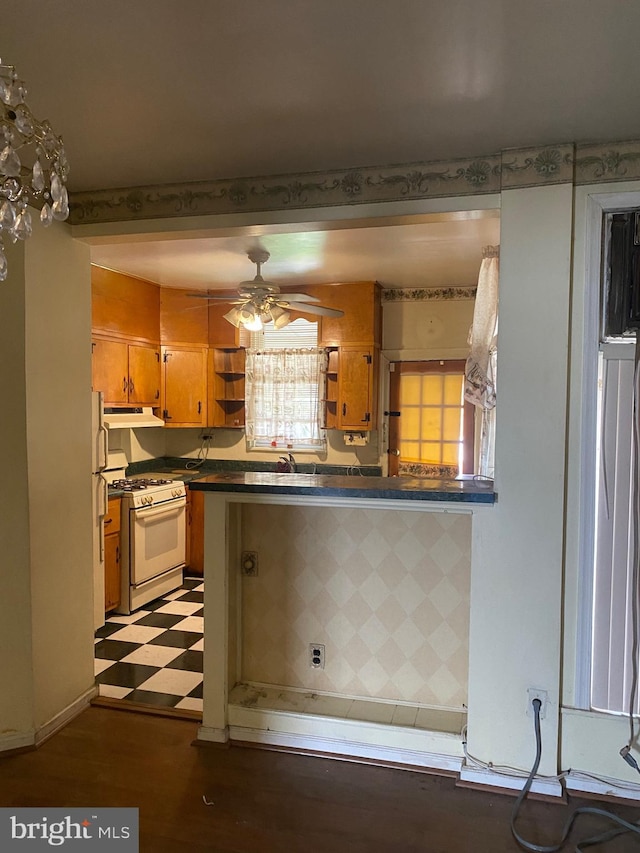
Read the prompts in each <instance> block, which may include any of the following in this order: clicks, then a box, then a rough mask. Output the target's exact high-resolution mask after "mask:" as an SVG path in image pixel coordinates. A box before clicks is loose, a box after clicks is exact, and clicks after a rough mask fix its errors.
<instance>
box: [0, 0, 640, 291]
mask: <svg viewBox="0 0 640 853" xmlns="http://www.w3.org/2000/svg"><path fill="white" fill-rule="evenodd" d="M5 5H6V4H5ZM639 30H640V4H637V3H630V2H628V0H608V3H607V4H606V6H605V7H600V6H598V5H597V4H595V2H588V0H562V2H561V3H559V2H557V0H537V2H535V3H534V2H531V0H448V2H447V3H443V2H439V0H396V2H394V3H388V2H381V0H322V2H318V0H270V2H268V3H266V2H264V0H242V2H236V3H231V2H224V0H134V2H132V0H109V2H108V3H105V2H104V0H55V2H54V1H53V0H21V2H20V3H17V4H11V10H10V12H9V11H8V9H5V14H4V15H3V16H2V32H1V35H0V52H1V53H0V56H1V57H2V60H3V61H4V62H8V63H11V64H14V65H15V66H16V68H17V70H18V72H19V74H20V75H21V77H23V79H24V80H25V81H26V83H27V87H28V90H29V95H28V103H29V104H30V106H31V108H32V110H33V112H34V113H35V115H36V116H38V117H39V118H45V117H48V118H50V120H51V122H52V124H53V126H54V129H55V130H56V131H57V132H59V133H61V134H62V135H63V137H64V139H65V143H66V147H67V152H68V157H69V161H70V164H71V173H70V180H69V188H70V190H71V191H72V192H73V191H80V190H92V189H93V190H96V189H104V188H111V187H131V186H144V185H150V184H164V183H173V182H188V181H198V180H214V179H216V178H233V177H246V176H256V175H275V174H289V173H295V172H302V171H313V170H323V169H331V168H335V169H342V168H348V167H351V166H368V165H388V164H392V163H410V162H415V161H421V162H424V161H428V160H434V159H439V158H451V157H457V156H480V155H485V154H493V153H497V152H499V151H501V150H503V149H505V148H509V147H519V146H535V145H546V144H552V143H558V142H569V141H576V142H587V141H595V142H597V141H607V140H616V139H634V138H638V137H640V109H639V107H640V87H638V85H637V45H636V42H637V32H638V31H639ZM369 225H372V223H369ZM497 227H498V220H497V219H496V218H495V217H494V218H488V219H483V218H474V217H471V218H470V219H467V220H463V219H460V218H458V219H454V220H453V221H452V222H450V223H448V224H447V223H444V222H429V221H422V222H414V223H412V225H411V226H407V225H405V224H394V225H386V224H385V225H384V227H382V228H381V229H376V230H375V231H373V230H372V228H371V227H367V228H364V229H355V230H354V229H351V228H349V229H345V228H344V227H343V228H340V227H339V228H337V229H335V230H332V231H330V232H328V231H327V232H322V231H318V230H313V231H307V232H306V233H303V234H302V233H294V232H291V231H290V230H289V233H287V234H281V235H278V234H274V233H270V234H266V233H262V234H258V233H255V234H252V235H247V234H238V235H232V236H227V237H225V238H215V239H213V240H210V241H208V242H206V243H205V242H202V241H200V240H198V241H195V242H191V241H188V243H187V242H184V243H181V242H175V243H173V242H172V243H171V244H166V243H156V244H154V243H146V244H144V245H142V244H140V245H132V244H128V245H127V246H124V245H122V246H120V247H119V251H118V250H117V249H116V247H114V246H110V247H108V246H101V247H96V248H95V250H94V251H95V260H96V262H99V263H104V264H105V265H107V266H111V267H113V268H116V269H122V271H125V272H131V273H132V274H135V275H143V276H144V277H149V278H152V279H153V280H157V281H161V282H162V283H165V284H170V285H174V286H188V287H191V286H193V287H203V286H214V287H215V286H220V285H221V284H222V283H224V284H225V285H228V284H230V283H234V282H235V281H237V280H238V279H239V278H251V277H252V269H251V265H250V264H249V263H248V261H247V260H246V258H245V257H244V255H245V253H246V250H247V248H248V246H247V237H250V238H251V239H252V240H255V239H259V240H260V241H261V242H262V244H263V245H266V247H267V248H268V249H269V250H270V251H271V253H272V259H271V260H270V261H269V267H268V268H267V269H265V273H266V274H268V275H270V276H271V277H273V278H276V277H281V278H282V279H286V280H288V281H289V282H291V281H293V280H294V279H295V276H296V275H297V274H299V273H298V270H300V272H304V274H305V275H306V276H308V280H309V281H311V280H314V281H317V280H319V279H323V280H336V279H338V280H353V278H354V277H355V278H360V279H364V278H377V279H379V280H381V281H383V282H386V283H387V284H388V286H414V285H425V286H431V284H432V283H433V282H435V283H437V284H438V285H439V284H442V283H444V282H443V278H442V277H443V276H444V277H445V278H446V280H447V282H449V281H453V280H455V283H456V284H468V283H470V282H469V280H468V278H469V275H470V272H469V270H470V268H471V266H472V263H473V264H475V268H476V269H477V266H478V265H479V260H480V257H481V254H480V252H481V248H482V245H483V244H487V243H495V242H497V240H498V239H499V238H498V232H497ZM407 228H408V229H409V230H406V229H407ZM282 230H283V231H287V229H285V228H283V229H282ZM352 232H353V233H352ZM323 233H324V238H323V239H322V240H321V239H320V236H321V235H322V234H323ZM314 241H315V242H314ZM252 245H253V244H252ZM454 245H455V250H453V251H452V247H453V246H454ZM292 258H294V259H295V260H292ZM402 261H404V267H402V265H401V264H402ZM436 279H437V281H436ZM296 280H297V279H296Z"/></svg>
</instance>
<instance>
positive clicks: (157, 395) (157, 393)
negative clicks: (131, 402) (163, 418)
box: [156, 388, 160, 400]
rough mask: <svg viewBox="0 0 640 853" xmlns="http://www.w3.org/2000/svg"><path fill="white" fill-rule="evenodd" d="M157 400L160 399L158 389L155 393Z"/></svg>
mask: <svg viewBox="0 0 640 853" xmlns="http://www.w3.org/2000/svg"><path fill="white" fill-rule="evenodd" d="M159 399H160V389H159V388H158V390H157V391H156V400H159Z"/></svg>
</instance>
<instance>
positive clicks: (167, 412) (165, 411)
mask: <svg viewBox="0 0 640 853" xmlns="http://www.w3.org/2000/svg"><path fill="white" fill-rule="evenodd" d="M162 417H163V418H164V419H165V421H170V420H171V415H170V414H169V410H168V409H165V410H164V411H163V412H162Z"/></svg>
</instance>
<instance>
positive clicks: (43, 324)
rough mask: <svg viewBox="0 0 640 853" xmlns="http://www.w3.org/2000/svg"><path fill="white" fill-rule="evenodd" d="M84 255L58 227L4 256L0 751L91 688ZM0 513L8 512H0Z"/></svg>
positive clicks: (37, 232)
mask: <svg viewBox="0 0 640 853" xmlns="http://www.w3.org/2000/svg"><path fill="white" fill-rule="evenodd" d="M90 299H91V289H90V281H89V253H88V250H87V248H86V247H84V246H82V245H80V244H78V243H76V242H75V241H73V240H72V239H71V236H70V230H69V228H68V227H67V226H66V225H60V224H55V225H54V226H53V227H52V228H51V229H50V230H44V229H42V228H40V227H36V228H34V234H33V236H32V238H31V239H30V240H29V241H27V243H25V244H24V245H23V244H20V245H17V246H15V247H13V250H12V251H11V252H10V257H9V278H8V280H7V282H5V284H4V285H0V329H1V334H0V340H1V341H2V343H1V346H2V358H1V359H0V362H1V366H0V377H2V397H3V400H4V401H6V404H5V403H3V417H2V419H0V421H1V424H2V426H1V427H0V430H1V435H2V439H3V441H2V446H3V448H4V453H5V459H4V461H3V467H4V471H5V474H6V475H7V479H6V480H4V478H3V480H4V482H8V483H10V484H11V490H10V492H9V493H7V494H3V497H2V501H3V507H2V510H3V511H2V513H1V514H0V532H1V534H2V546H1V547H2V560H1V565H2V573H1V577H2V581H1V583H2V587H3V593H5V592H6V594H3V597H2V601H3V618H2V620H0V624H1V625H2V627H1V628H0V632H2V634H3V636H4V640H3V641H2V642H0V668H1V671H2V677H3V683H4V684H5V689H4V690H3V691H2V699H0V714H1V717H0V731H1V732H2V735H1V736H0V748H9V747H10V746H11V740H10V738H11V735H12V733H14V732H16V731H18V732H21V733H23V734H24V735H25V736H27V737H31V738H33V736H34V735H35V734H36V733H37V732H38V731H39V730H41V729H42V727H43V726H45V724H48V723H49V722H50V721H51V720H53V718H54V717H56V716H57V715H59V714H60V713H61V712H63V711H64V710H65V709H66V708H67V707H68V706H70V705H72V704H73V703H74V702H76V700H78V699H79V697H81V696H82V695H83V694H85V693H86V692H87V691H88V690H90V689H91V688H92V686H93V643H92V634H93V620H92V606H91V602H92V597H93V589H92V542H91V537H92V523H91V480H90V465H91V455H90V447H91V444H90V441H91V439H90V436H91V408H90V400H91V396H90V382H91V376H90V326H91V320H90V317H91V313H90V307H91V306H90ZM5 501H6V506H5Z"/></svg>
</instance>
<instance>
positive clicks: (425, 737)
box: [229, 705, 463, 773]
mask: <svg viewBox="0 0 640 853" xmlns="http://www.w3.org/2000/svg"><path fill="white" fill-rule="evenodd" d="M229 731H230V735H231V739H232V740H242V741H249V742H251V743H263V744H269V745H273V746H283V747H287V748H290V749H300V750H306V751H312V752H315V753H327V755H343V756H351V757H353V758H358V759H361V760H362V759H370V760H372V761H384V762H388V763H393V764H404V765H407V766H408V767H423V768H429V769H433V770H446V771H450V772H455V773H457V772H458V771H459V770H460V767H461V766H462V759H463V751H462V743H461V738H460V736H459V735H454V734H451V733H448V732H434V731H426V730H425V729H417V728H412V727H403V726H397V725H386V724H382V723H374V722H365V721H362V720H353V719H344V718H338V717H324V716H320V715H317V714H314V715H308V714H302V713H291V712H288V711H278V710H274V709H266V708H246V707H241V706H237V705H229Z"/></svg>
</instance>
